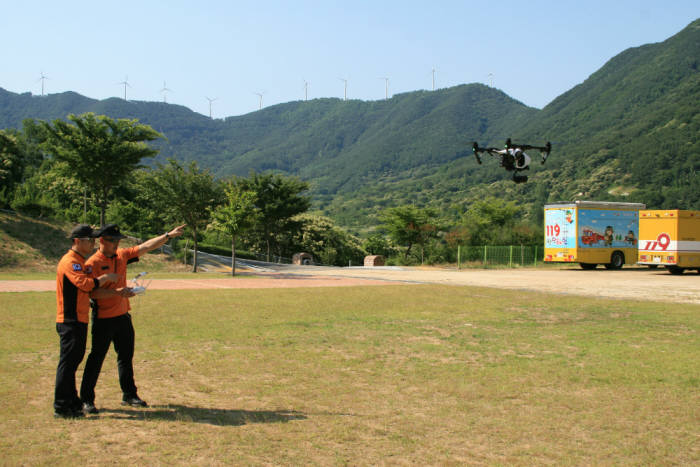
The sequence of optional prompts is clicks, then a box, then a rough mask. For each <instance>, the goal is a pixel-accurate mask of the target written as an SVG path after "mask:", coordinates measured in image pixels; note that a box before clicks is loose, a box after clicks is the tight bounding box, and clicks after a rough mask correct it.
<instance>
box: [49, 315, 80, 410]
mask: <svg viewBox="0 0 700 467" xmlns="http://www.w3.org/2000/svg"><path fill="white" fill-rule="evenodd" d="M56 332H57V333H58V336H59V338H60V345H61V352H60V355H59V357H58V368H57V369H56V391H55V394H54V400H53V408H54V409H55V410H56V411H57V412H68V411H70V410H75V409H80V408H82V404H81V402H80V399H78V392H77V391H76V389H75V372H76V370H77V369H78V366H79V365H80V362H82V361H83V357H84V356H85V342H86V341H87V324H86V323H56Z"/></svg>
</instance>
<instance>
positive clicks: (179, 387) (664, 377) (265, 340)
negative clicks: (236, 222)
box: [0, 285, 700, 465]
mask: <svg viewBox="0 0 700 467" xmlns="http://www.w3.org/2000/svg"><path fill="white" fill-rule="evenodd" d="M0 310H1V312H0V313H2V319H3V322H4V326H3V334H2V336H3V338H2V339H1V340H0V366H1V368H2V371H1V372H0V401H2V402H1V403H0V434H1V435H2V436H0V452H2V455H3V458H2V460H1V461H0V463H2V464H9V465H14V464H28V465H36V464H39V465H42V464H51V465H55V464H59V465H69V464H70V465H75V464H77V463H80V464H82V463H86V464H94V465H103V464H140V465H167V464H187V465H192V464H204V465H223V464H287V465H289V464H291V465H309V464H312V465H313V464H316V465H337V464H353V465H370V464H373V465H376V464H441V465H462V464H473V465H562V464H564V465H691V464H696V465H697V464H698V463H699V462H700V410H699V407H700V371H699V370H700V364H699V363H698V362H699V361H700V359H699V357H700V338H699V336H698V331H699V330H700V307H699V306H692V305H678V304H669V305H665V304H662V303H641V302H639V303H634V302H626V301H621V300H596V299H587V298H580V297H573V296H563V295H546V294H537V293H524V292H511V291H498V290H494V289H479V288H467V287H448V286H437V285H435V286H433V285H422V286H409V285H401V286H384V287H371V288H370V287H346V288H327V289H278V290H211V291H152V292H149V293H148V295H146V296H144V297H140V298H138V300H136V301H135V302H134V309H133V310H132V314H133V320H134V325H135V327H136V333H137V345H136V347H137V348H136V358H135V369H136V382H137V385H138V386H139V393H140V395H141V396H142V397H143V398H144V399H146V400H147V401H148V402H149V403H150V404H151V407H150V408H148V409H135V408H134V409H132V408H124V407H122V406H121V405H120V404H119V402H120V397H121V395H120V392H119V386H118V382H117V376H116V373H117V372H116V364H115V358H114V353H113V351H110V353H109V354H108V356H107V360H106V361H105V366H104V368H103V372H102V376H101V379H100V381H99V383H98V386H97V400H96V404H97V406H98V408H100V409H101V413H100V414H99V415H98V416H91V417H88V418H87V419H83V420H72V421H71V420H69V421H67V420H56V419H54V418H53V417H52V409H51V403H52V397H53V383H54V376H55V367H56V362H57V356H58V337H57V335H56V333H55V328H54V324H53V321H54V317H55V311H54V310H55V296H54V294H53V293H5V294H0ZM88 347H89V345H88ZM81 374H82V365H81V368H80V369H79V371H78V377H80V375H81Z"/></svg>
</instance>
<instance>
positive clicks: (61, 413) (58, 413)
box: [53, 409, 85, 418]
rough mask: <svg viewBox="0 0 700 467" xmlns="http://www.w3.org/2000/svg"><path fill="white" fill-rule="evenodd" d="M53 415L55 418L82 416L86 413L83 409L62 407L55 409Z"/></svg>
mask: <svg viewBox="0 0 700 467" xmlns="http://www.w3.org/2000/svg"><path fill="white" fill-rule="evenodd" d="M53 416H54V418H80V417H84V416H85V414H84V413H83V412H82V410H73V409H68V410H65V409H61V410H58V409H56V410H54V411H53Z"/></svg>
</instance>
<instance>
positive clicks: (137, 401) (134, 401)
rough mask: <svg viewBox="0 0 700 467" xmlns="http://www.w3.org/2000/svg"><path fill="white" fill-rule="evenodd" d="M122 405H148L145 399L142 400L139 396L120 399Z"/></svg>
mask: <svg viewBox="0 0 700 467" xmlns="http://www.w3.org/2000/svg"><path fill="white" fill-rule="evenodd" d="M122 405H131V406H133V407H148V404H147V403H146V401H145V400H142V399H141V398H140V397H139V396H129V397H124V399H122Z"/></svg>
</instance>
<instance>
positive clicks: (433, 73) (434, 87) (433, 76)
mask: <svg viewBox="0 0 700 467" xmlns="http://www.w3.org/2000/svg"><path fill="white" fill-rule="evenodd" d="M433 91H435V68H434V67H433Z"/></svg>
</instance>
